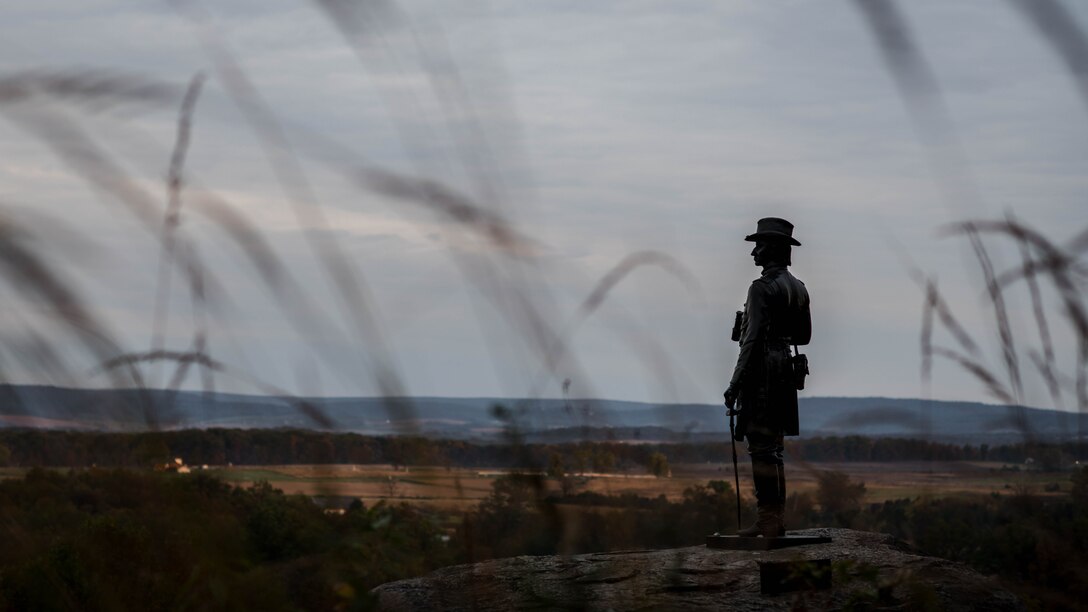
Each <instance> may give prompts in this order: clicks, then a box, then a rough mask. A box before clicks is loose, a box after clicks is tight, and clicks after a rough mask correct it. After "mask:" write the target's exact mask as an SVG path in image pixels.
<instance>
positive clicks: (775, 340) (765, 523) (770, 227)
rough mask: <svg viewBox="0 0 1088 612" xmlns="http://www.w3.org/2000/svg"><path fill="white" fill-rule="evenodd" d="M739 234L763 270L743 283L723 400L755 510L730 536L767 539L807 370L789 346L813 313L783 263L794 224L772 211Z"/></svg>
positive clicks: (780, 500)
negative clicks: (743, 453) (748, 466)
mask: <svg viewBox="0 0 1088 612" xmlns="http://www.w3.org/2000/svg"><path fill="white" fill-rule="evenodd" d="M745 240H748V241H750V242H755V243H756V246H755V248H754V249H752V257H753V258H755V264H756V265H757V266H761V267H762V268H763V275H762V276H760V277H759V278H757V279H756V280H754V281H752V284H751V286H750V287H749V288H748V300H747V301H746V302H745V304H744V312H743V313H739V314H740V317H739V329H736V328H735V329H734V338H733V339H734V340H738V341H739V342H740V356H739V357H738V358H737V367H736V368H735V369H734V370H733V378H732V379H731V380H730V382H729V389H728V390H727V391H726V392H725V403H726V406H728V407H729V410H730V415H734V414H735V415H736V416H737V419H738V423H737V428H736V432H735V434H734V436H733V437H734V439H735V440H738V441H740V440H744V439H745V438H747V440H748V455H749V456H750V457H751V458H752V479H753V480H754V481H755V489H756V505H757V511H758V517H759V518H758V519H757V520H756V522H755V524H754V525H752V526H751V527H748V528H747V529H741V530H740V531H738V532H737V535H740V536H747V537H755V536H760V535H762V536H763V537H768V538H772V537H779V536H783V535H785V534H786V528H785V524H784V522H783V514H784V510H785V502H786V473H785V469H784V467H783V465H782V451H783V442H782V439H783V436H796V435H797V434H798V423H797V421H798V418H797V390H798V389H803V388H804V375H805V374H807V373H808V362H807V358H806V357H805V356H803V355H799V356H794V355H793V354H791V352H790V347H791V346H793V347H794V350H796V347H797V346H798V345H804V344H808V342H809V339H810V338H811V336H812V319H811V315H810V313H809V298H808V290H807V289H806V288H805V284H804V283H802V282H801V281H800V280H798V279H797V278H796V277H794V276H793V275H792V274H790V272H789V270H788V269H787V266H789V265H790V264H791V258H790V254H791V253H790V251H791V248H792V247H794V246H801V243H800V242H798V241H797V240H795V239H794V238H793V225H792V224H791V223H790V222H788V221H786V220H785V219H778V218H775V217H768V218H766V219H760V220H759V222H758V223H757V224H756V233H754V234H751V235H749V236H747V237H745Z"/></svg>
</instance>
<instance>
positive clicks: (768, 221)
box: [744, 217, 801, 246]
mask: <svg viewBox="0 0 1088 612" xmlns="http://www.w3.org/2000/svg"><path fill="white" fill-rule="evenodd" d="M744 239H745V240H747V241H748V242H757V241H760V240H782V241H785V242H788V243H789V244H792V245H793V246H801V243H800V242H797V240H796V239H795V238H794V237H793V224H792V223H790V222H789V221H786V220H785V219H779V218H778V217H766V218H764V219H760V220H759V221H758V222H756V233H754V234H748V235H747V236H745V237H744Z"/></svg>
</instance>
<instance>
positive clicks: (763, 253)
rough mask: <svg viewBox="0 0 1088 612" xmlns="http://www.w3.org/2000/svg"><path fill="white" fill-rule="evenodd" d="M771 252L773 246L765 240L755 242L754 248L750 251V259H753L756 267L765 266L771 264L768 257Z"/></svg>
mask: <svg viewBox="0 0 1088 612" xmlns="http://www.w3.org/2000/svg"><path fill="white" fill-rule="evenodd" d="M773 250H774V248H773V245H772V244H771V243H770V242H767V241H766V240H759V241H756V246H755V248H753V249H752V259H755V262H756V265H757V266H760V267H763V266H766V265H767V264H769V263H771V259H770V255H771V253H772V251H773Z"/></svg>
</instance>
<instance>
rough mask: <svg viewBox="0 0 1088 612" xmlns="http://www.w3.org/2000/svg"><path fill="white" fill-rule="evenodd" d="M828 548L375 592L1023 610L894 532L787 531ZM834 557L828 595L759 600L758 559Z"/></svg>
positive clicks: (623, 561)
mask: <svg viewBox="0 0 1088 612" xmlns="http://www.w3.org/2000/svg"><path fill="white" fill-rule="evenodd" d="M791 533H796V534H803V535H822V536H830V537H832V538H834V541H833V542H832V543H830V544H818V545H811V546H801V547H797V548H788V549H780V550H771V551H761V552H754V551H730V550H712V549H708V548H705V547H703V546H692V547H689V548H678V549H672V550H637V551H623V552H611V553H595V554H584V555H572V556H566V557H564V556H551V557H513V558H509V559H495V560H491V561H484V562H481V563H475V564H469V565H457V566H452V567H446V568H443V569H440V570H437V571H434V572H431V573H430V574H427V575H425V576H421V577H419V578H413V579H410V580H400V581H397V582H390V583H387V584H383V585H381V586H379V587H377V588H376V589H374V594H375V595H377V596H378V601H379V604H380V606H381V608H382V609H385V610H501V611H503V612H509V611H512V610H563V609H589V610H617V611H618V610H674V609H715V610H721V609H728V610H791V609H808V610H829V609H842V608H845V607H851V606H852V605H857V606H858V607H857V608H856V609H875V610H953V611H954V610H994V611H1001V610H1024V609H1025V607H1024V605H1023V604H1022V603H1021V602H1020V600H1019V599H1018V598H1017V597H1016V596H1014V595H1013V594H1011V593H1010V592H1008V591H1006V590H1004V589H1001V588H1000V587H999V586H998V585H997V584H995V583H994V582H993V581H992V580H990V579H988V578H986V577H984V576H982V575H980V574H979V573H977V572H975V571H973V570H972V569H970V568H968V567H967V566H965V565H963V564H960V563H953V562H951V561H945V560H942V559H937V558H933V557H924V556H921V555H917V554H912V553H911V552H910V551H909V550H908V549H907V547H906V546H904V545H903V544H901V543H899V542H898V541H897V540H895V539H894V538H892V537H891V536H889V535H885V534H879V533H867V532H861V531H852V530H849V529H807V530H804V531H796V532H791ZM800 559H830V560H831V563H832V567H833V568H834V578H833V586H832V588H830V589H827V590H821V591H805V592H794V593H787V594H782V595H761V594H760V582H759V562H761V561H763V562H766V561H790V560H800Z"/></svg>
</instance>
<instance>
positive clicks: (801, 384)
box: [790, 345, 808, 391]
mask: <svg viewBox="0 0 1088 612" xmlns="http://www.w3.org/2000/svg"><path fill="white" fill-rule="evenodd" d="M793 350H794V352H795V353H796V354H794V355H793V356H791V357H790V368H791V369H792V370H793V386H794V388H796V389H797V390H798V391H801V390H802V389H804V388H805V377H806V376H808V355H802V354H801V351H799V350H797V346H796V345H795V346H794V347H793Z"/></svg>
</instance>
